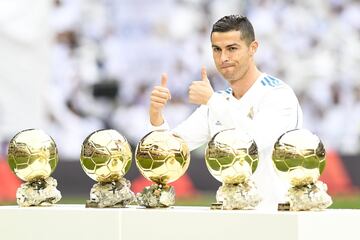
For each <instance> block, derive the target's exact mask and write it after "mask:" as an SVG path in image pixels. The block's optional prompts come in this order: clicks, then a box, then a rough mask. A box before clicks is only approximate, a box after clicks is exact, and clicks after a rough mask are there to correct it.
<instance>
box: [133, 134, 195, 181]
mask: <svg viewBox="0 0 360 240" xmlns="http://www.w3.org/2000/svg"><path fill="white" fill-rule="evenodd" d="M135 158H136V165H137V167H138V169H139V170H140V172H141V174H142V175H143V176H144V177H145V178H147V179H148V180H150V181H153V182H155V183H158V184H167V183H170V182H173V181H176V180H177V179H178V178H179V177H181V176H182V175H183V174H184V173H185V171H186V170H187V168H188V167H189V163H190V151H189V147H188V146H187V144H186V142H185V141H184V140H183V139H182V138H181V137H180V136H178V135H176V134H175V133H172V132H170V131H165V130H160V131H153V132H150V133H149V134H147V135H146V136H145V137H143V138H142V139H141V140H140V142H139V143H138V145H137V148H136V153H135Z"/></svg>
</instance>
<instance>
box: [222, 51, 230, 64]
mask: <svg viewBox="0 0 360 240" xmlns="http://www.w3.org/2000/svg"><path fill="white" fill-rule="evenodd" d="M220 60H221V63H224V62H227V61H229V57H228V55H227V53H226V52H225V51H223V52H222V53H221V57H220Z"/></svg>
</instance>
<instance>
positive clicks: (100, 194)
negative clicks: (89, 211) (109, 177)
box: [86, 178, 135, 208]
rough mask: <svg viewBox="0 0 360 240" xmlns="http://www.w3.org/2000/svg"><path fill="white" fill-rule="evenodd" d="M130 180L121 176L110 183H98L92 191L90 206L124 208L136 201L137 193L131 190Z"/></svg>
mask: <svg viewBox="0 0 360 240" xmlns="http://www.w3.org/2000/svg"><path fill="white" fill-rule="evenodd" d="M130 186H131V184H130V181H129V180H127V179H125V178H121V179H120V180H118V181H113V182H108V183H96V184H94V185H93V187H92V188H91V191H90V200H88V201H86V207H88V208H107V207H110V208H124V207H126V205H128V204H130V203H132V202H133V201H135V194H134V193H133V192H132V191H131V190H130Z"/></svg>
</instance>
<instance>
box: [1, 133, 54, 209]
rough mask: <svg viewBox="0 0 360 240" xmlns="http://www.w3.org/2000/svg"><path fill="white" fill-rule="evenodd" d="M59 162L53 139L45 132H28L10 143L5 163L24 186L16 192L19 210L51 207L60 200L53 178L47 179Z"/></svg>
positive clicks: (17, 136)
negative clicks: (6, 162)
mask: <svg viewBox="0 0 360 240" xmlns="http://www.w3.org/2000/svg"><path fill="white" fill-rule="evenodd" d="M58 161H59V156H58V151H57V148H56V144H55V142H54V140H53V139H52V138H51V137H50V136H48V135H47V134H46V133H45V132H44V131H42V130H39V129H27V130H23V131H21V132H19V133H17V134H16V135H15V136H14V137H13V138H12V139H11V141H10V143H9V149H8V163H9V165H10V168H11V170H12V171H13V172H14V173H15V174H16V176H18V177H19V178H20V179H21V180H23V181H25V183H23V184H21V186H20V187H19V188H18V189H17V192H16V200H17V203H18V205H19V206H20V207H30V206H51V205H52V204H54V203H56V202H58V201H59V200H60V199H61V193H60V191H59V190H57V189H56V186H57V181H56V179H54V178H52V177H50V175H51V173H52V172H53V171H54V170H55V168H56V166H57V164H58Z"/></svg>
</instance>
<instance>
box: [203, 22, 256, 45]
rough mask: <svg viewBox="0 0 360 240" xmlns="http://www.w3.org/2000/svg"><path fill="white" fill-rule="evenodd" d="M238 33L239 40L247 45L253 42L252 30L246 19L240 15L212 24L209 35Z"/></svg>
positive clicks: (253, 34)
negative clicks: (239, 34) (214, 33)
mask: <svg viewBox="0 0 360 240" xmlns="http://www.w3.org/2000/svg"><path fill="white" fill-rule="evenodd" d="M229 31H240V33H241V36H240V37H241V39H242V40H245V42H246V43H247V44H248V45H249V44H250V43H252V42H253V41H254V40H255V33H254V28H253V26H252V24H251V22H250V21H249V19H248V18H247V17H244V16H241V15H228V16H225V17H222V18H220V19H219V20H218V21H217V22H216V23H214V25H213V27H212V30H211V34H210V36H212V34H213V32H229Z"/></svg>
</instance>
